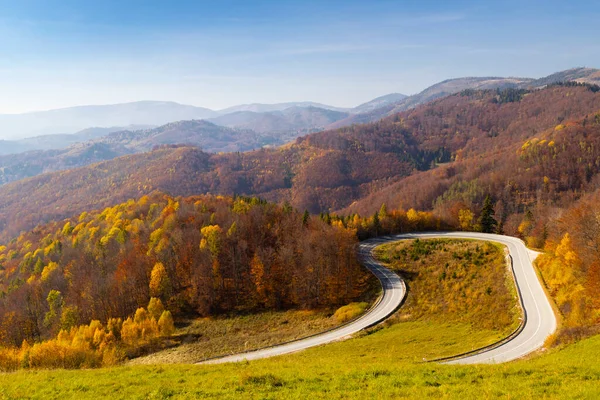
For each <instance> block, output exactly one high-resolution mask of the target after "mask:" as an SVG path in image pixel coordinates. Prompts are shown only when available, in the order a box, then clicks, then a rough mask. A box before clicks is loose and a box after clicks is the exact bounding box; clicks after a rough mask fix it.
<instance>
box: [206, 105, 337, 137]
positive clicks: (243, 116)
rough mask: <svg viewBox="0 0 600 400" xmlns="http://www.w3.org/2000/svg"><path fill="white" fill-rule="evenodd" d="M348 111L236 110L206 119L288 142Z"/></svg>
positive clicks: (300, 108) (317, 128)
mask: <svg viewBox="0 0 600 400" xmlns="http://www.w3.org/2000/svg"><path fill="white" fill-rule="evenodd" d="M348 115H349V114H348V113H344V112H339V111H332V110H326V109H323V108H316V107H290V108H286V109H284V110H281V111H269V112H262V113H259V112H254V111H238V112H234V113H231V114H225V115H223V116H220V117H217V118H211V119H210V120H209V121H210V122H212V123H215V124H217V125H222V126H227V127H230V128H241V129H250V130H253V131H255V132H258V133H265V134H271V135H273V136H274V137H276V138H277V143H276V144H283V143H286V142H289V141H291V140H293V139H295V138H297V137H298V136H301V135H303V134H307V133H311V132H315V131H318V130H321V129H323V128H325V127H326V126H328V125H330V124H332V123H333V122H336V121H339V120H341V119H343V118H346V117H347V116H348Z"/></svg>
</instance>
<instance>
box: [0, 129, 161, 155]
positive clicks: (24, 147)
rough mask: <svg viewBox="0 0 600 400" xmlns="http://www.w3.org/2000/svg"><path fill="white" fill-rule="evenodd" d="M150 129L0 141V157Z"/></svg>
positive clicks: (58, 147)
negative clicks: (123, 132) (117, 133)
mask: <svg viewBox="0 0 600 400" xmlns="http://www.w3.org/2000/svg"><path fill="white" fill-rule="evenodd" d="M147 128H152V126H148V125H130V126H127V127H122V126H117V127H111V128H87V129H84V130H81V131H79V132H76V133H71V134H55V135H42V136H35V137H31V138H26V139H19V140H0V155H6V154H15V153H24V152H26V151H34V150H56V149H64V148H66V147H69V146H71V145H74V144H76V143H81V142H85V141H88V140H91V139H96V138H99V137H102V136H106V135H108V134H109V133H112V132H118V131H123V130H139V129H147Z"/></svg>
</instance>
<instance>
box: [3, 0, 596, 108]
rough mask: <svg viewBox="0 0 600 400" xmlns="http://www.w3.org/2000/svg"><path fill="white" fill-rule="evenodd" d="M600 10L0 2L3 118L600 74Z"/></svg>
mask: <svg viewBox="0 0 600 400" xmlns="http://www.w3.org/2000/svg"><path fill="white" fill-rule="evenodd" d="M598 21H600V2H598V1H568V2H567V1H554V0H549V1H524V0H522V1H512V0H511V1H502V2H500V1H498V2H489V1H483V0H480V1H374V0H371V1H351V0H347V1H337V0H330V1H324V0H323V1H312V0H305V1H274V0H272V1H250V0H247V1H233V0H230V1H228V0H223V1H176V0H173V1H150V0H146V1H141V0H130V1H128V0H121V1H112V0H102V1H87V0H79V1H71V0H62V1H41V0H36V1H28V0H19V1H4V0H0V88H1V90H2V95H1V96H0V113H16V112H25V111H33V110H44V109H52V108H59V107H68V106H74V105H82V104H107V103H119V102H128V101H136V100H172V101H178V102H181V103H187V104H193V105H197V106H203V107H209V108H213V109H219V108H224V107H227V106H231V105H234V104H240V103H249V102H264V103H273V102H282V101H296V100H312V101H318V102H323V103H328V104H332V105H338V106H354V105H357V104H359V103H361V102H364V101H367V100H370V99H371V98H374V97H376V96H379V95H383V94H387V93H391V92H401V93H405V94H413V93H416V92H419V91H420V90H422V89H424V88H425V87H427V86H429V85H431V84H433V83H436V82H438V81H440V80H443V79H447V78H452V77H460V76H492V75H493V76H528V77H539V76H544V75H547V74H550V73H552V72H555V71H558V70H562V69H567V68H571V67H575V66H589V67H599V68H600V42H599V41H598V38H600V23H598Z"/></svg>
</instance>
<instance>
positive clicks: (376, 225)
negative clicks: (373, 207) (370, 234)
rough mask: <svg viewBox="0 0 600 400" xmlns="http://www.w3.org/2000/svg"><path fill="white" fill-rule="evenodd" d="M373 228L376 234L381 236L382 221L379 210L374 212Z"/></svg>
mask: <svg viewBox="0 0 600 400" xmlns="http://www.w3.org/2000/svg"><path fill="white" fill-rule="evenodd" d="M373 229H374V230H375V236H379V231H380V230H381V223H380V222H379V213H378V212H377V211H375V214H373Z"/></svg>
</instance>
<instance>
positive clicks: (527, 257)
mask: <svg viewBox="0 0 600 400" xmlns="http://www.w3.org/2000/svg"><path fill="white" fill-rule="evenodd" d="M416 238H420V239H432V238H455V239H478V240H488V241H493V242H498V243H501V244H503V245H505V246H506V247H507V248H508V251H509V254H510V256H511V257H512V260H513V271H514V275H515V279H516V283H517V288H518V290H519V293H520V296H521V300H522V304H523V307H524V312H525V316H526V318H525V320H524V326H523V327H522V329H521V330H520V331H519V333H518V334H517V335H515V336H514V337H513V338H512V339H511V340H509V341H506V342H503V343H502V344H500V345H498V346H496V347H494V348H490V349H487V350H484V351H481V352H479V353H476V354H471V355H468V356H465V357H461V358H457V359H454V360H451V361H447V362H446V363H448V364H481V363H500V362H506V361H511V360H515V359H517V358H521V357H523V356H525V355H527V354H529V353H532V352H534V351H535V350H537V349H539V348H540V347H542V346H543V344H544V341H545V340H546V338H547V337H548V336H549V335H551V334H552V333H553V332H554V331H555V330H556V317H555V315H554V312H553V310H552V306H551V305H550V301H549V300H548V298H547V297H546V294H545V292H544V289H543V288H542V285H541V283H540V281H539V279H538V277H537V274H536V271H535V269H534V267H533V264H532V255H531V252H530V251H529V250H528V249H527V247H525V244H524V243H523V242H522V241H521V240H519V239H517V238H513V237H509V236H502V235H493V234H485V233H471V232H435V233H412V234H401V235H390V236H384V237H378V238H374V239H370V240H367V241H364V242H361V243H360V246H359V251H358V253H359V258H360V261H361V263H362V264H363V265H364V266H365V267H366V268H368V269H369V271H371V272H372V273H373V274H374V275H375V276H376V277H377V278H378V279H379V281H380V282H381V285H382V287H383V292H382V295H381V296H380V298H379V299H378V301H377V302H376V303H375V305H374V306H373V307H371V309H370V310H369V311H368V312H367V313H365V314H364V315H362V316H361V317H360V318H358V319H356V320H354V321H352V322H350V323H348V324H346V325H343V326H341V327H339V328H336V329H333V330H330V331H327V332H324V333H320V334H317V335H314V336H311V337H308V338H304V339H300V340H297V341H293V342H289V343H285V344H282V345H278V346H273V347H269V348H266V349H261V350H256V351H252V352H247V353H240V354H234V355H231V356H226V357H222V358H217V359H213V360H208V361H204V362H202V364H220V363H230V362H238V361H244V360H257V359H261V358H268V357H273V356H278V355H283V354H289V353H294V352H297V351H301V350H305V349H308V348H310V347H314V346H320V345H324V344H327V343H331V342H336V341H340V340H344V339H348V338H350V337H351V336H352V335H353V334H354V333H357V332H359V331H361V330H363V329H366V328H368V327H371V326H373V325H376V324H378V323H380V322H381V321H383V320H385V319H386V318H387V317H389V316H390V315H391V314H393V313H394V312H395V311H396V310H397V309H398V307H400V306H401V305H402V302H403V301H404V299H405V297H406V285H405V284H404V281H403V280H402V279H401V278H400V277H399V276H398V275H397V274H396V273H395V272H392V271H390V270H388V269H387V268H385V267H384V266H383V265H381V264H380V263H379V262H377V261H376V260H375V259H374V258H373V256H372V251H373V249H374V248H375V247H377V246H379V245H381V244H384V243H388V242H393V241H398V240H404V239H416Z"/></svg>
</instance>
